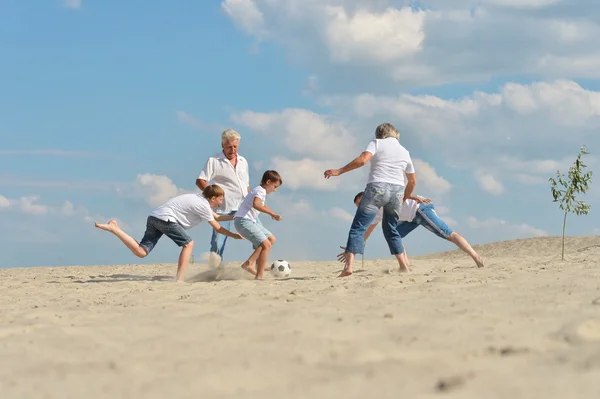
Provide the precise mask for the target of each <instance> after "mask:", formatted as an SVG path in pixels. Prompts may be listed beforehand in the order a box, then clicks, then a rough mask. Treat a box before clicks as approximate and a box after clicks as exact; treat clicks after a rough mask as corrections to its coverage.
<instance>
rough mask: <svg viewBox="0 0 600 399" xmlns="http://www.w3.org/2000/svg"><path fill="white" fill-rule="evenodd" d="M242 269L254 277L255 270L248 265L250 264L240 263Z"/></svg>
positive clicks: (246, 262)
mask: <svg viewBox="0 0 600 399" xmlns="http://www.w3.org/2000/svg"><path fill="white" fill-rule="evenodd" d="M242 269H244V270H245V271H247V272H248V273H251V274H253V275H255V276H256V270H255V269H254V266H252V265H251V264H250V262H248V261H245V262H244V263H242Z"/></svg>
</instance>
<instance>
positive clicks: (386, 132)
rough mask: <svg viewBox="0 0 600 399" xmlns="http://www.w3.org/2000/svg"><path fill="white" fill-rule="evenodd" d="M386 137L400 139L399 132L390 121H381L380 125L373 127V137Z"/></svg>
mask: <svg viewBox="0 0 600 399" xmlns="http://www.w3.org/2000/svg"><path fill="white" fill-rule="evenodd" d="M388 137H394V138H396V139H400V133H399V132H398V129H396V128H395V127H394V125H392V124H391V123H382V124H381V125H379V126H377V128H376V129H375V138H376V139H387V138H388Z"/></svg>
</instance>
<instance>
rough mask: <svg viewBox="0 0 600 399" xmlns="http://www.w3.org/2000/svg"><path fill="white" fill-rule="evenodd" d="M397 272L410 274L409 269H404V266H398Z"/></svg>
mask: <svg viewBox="0 0 600 399" xmlns="http://www.w3.org/2000/svg"><path fill="white" fill-rule="evenodd" d="M398 271H399V272H400V273H410V269H409V268H408V267H404V266H398Z"/></svg>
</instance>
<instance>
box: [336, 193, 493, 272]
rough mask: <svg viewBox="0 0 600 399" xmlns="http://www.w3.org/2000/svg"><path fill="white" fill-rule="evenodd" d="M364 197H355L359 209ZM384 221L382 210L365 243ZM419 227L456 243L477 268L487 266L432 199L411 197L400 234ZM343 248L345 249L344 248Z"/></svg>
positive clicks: (400, 221)
mask: <svg viewBox="0 0 600 399" xmlns="http://www.w3.org/2000/svg"><path fill="white" fill-rule="evenodd" d="M362 196H363V192H360V193H358V194H356V196H355V197H354V204H355V205H356V206H357V207H358V206H359V204H360V200H361V198H362ZM382 219H383V212H382V211H381V210H380V211H379V212H378V213H377V216H376V217H375V219H374V220H373V222H372V223H371V225H370V226H369V228H368V229H367V231H366V232H365V243H366V242H367V239H368V238H369V236H370V235H371V233H372V232H373V230H375V228H376V227H377V224H378V223H379V222H380V221H381V220H382ZM419 226H423V227H425V228H426V229H427V230H429V231H431V232H432V233H433V234H435V235H437V236H438V237H440V238H443V239H445V240H448V241H450V242H452V243H454V244H455V245H456V246H457V247H459V248H460V249H462V250H463V251H464V252H465V253H466V254H467V255H469V256H470V257H471V258H472V259H473V260H474V261H475V264H476V265H477V267H484V266H485V259H484V258H482V257H481V256H480V255H479V254H478V253H477V252H476V251H475V250H474V249H473V247H471V245H470V244H469V242H468V241H467V240H466V239H465V238H464V237H463V236H461V235H460V234H458V233H457V232H455V231H453V230H452V229H451V228H450V227H448V225H447V224H446V223H445V222H444V221H443V220H442V219H440V217H439V216H438V214H437V213H436V211H435V205H434V204H433V202H432V201H431V199H429V198H423V197H420V196H418V195H411V196H410V197H409V198H407V199H406V201H404V203H403V204H402V207H401V208H400V215H399V217H398V227H397V229H398V233H399V234H400V236H401V237H402V238H404V237H406V236H407V235H408V234H409V233H410V232H411V231H413V230H414V229H416V228H417V227H419ZM341 248H342V249H345V248H344V247H341ZM404 254H406V250H405V251H404ZM343 259H344V253H341V254H338V260H339V261H340V262H341V261H342V260H343ZM406 263H407V264H408V258H406Z"/></svg>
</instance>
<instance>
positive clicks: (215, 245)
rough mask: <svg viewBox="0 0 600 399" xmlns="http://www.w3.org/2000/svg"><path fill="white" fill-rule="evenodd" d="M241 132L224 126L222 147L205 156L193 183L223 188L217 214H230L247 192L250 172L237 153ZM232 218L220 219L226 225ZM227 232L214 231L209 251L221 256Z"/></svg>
mask: <svg viewBox="0 0 600 399" xmlns="http://www.w3.org/2000/svg"><path fill="white" fill-rule="evenodd" d="M240 138H241V136H240V134H239V133H238V132H236V131H235V130H233V129H227V130H225V131H224V132H223V133H222V134H221V147H222V151H221V152H219V153H217V154H215V155H213V156H212V157H210V158H208V160H207V161H206V164H205V165H204V168H203V169H202V171H200V174H199V175H198V178H197V179H196V186H198V188H199V189H200V190H204V188H205V187H207V186H208V185H209V184H211V183H212V184H217V185H218V186H220V187H221V188H222V189H223V191H225V200H224V201H223V204H222V205H221V206H220V207H219V208H217V209H216V213H217V214H219V215H226V216H233V215H234V214H235V212H236V211H237V210H238V209H239V206H240V204H241V203H242V201H243V200H244V198H245V197H246V195H247V194H248V193H249V192H250V175H249V172H248V162H247V161H246V158H244V157H242V156H241V155H240V154H238V147H239V144H240ZM230 225H231V221H229V222H226V223H223V226H224V227H225V228H226V229H229V228H230ZM226 242H227V236H225V235H223V234H219V233H217V232H216V231H213V233H212V237H211V239H210V251H211V252H216V253H217V254H218V255H219V256H220V257H221V258H223V252H224V251H225V243H226Z"/></svg>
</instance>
